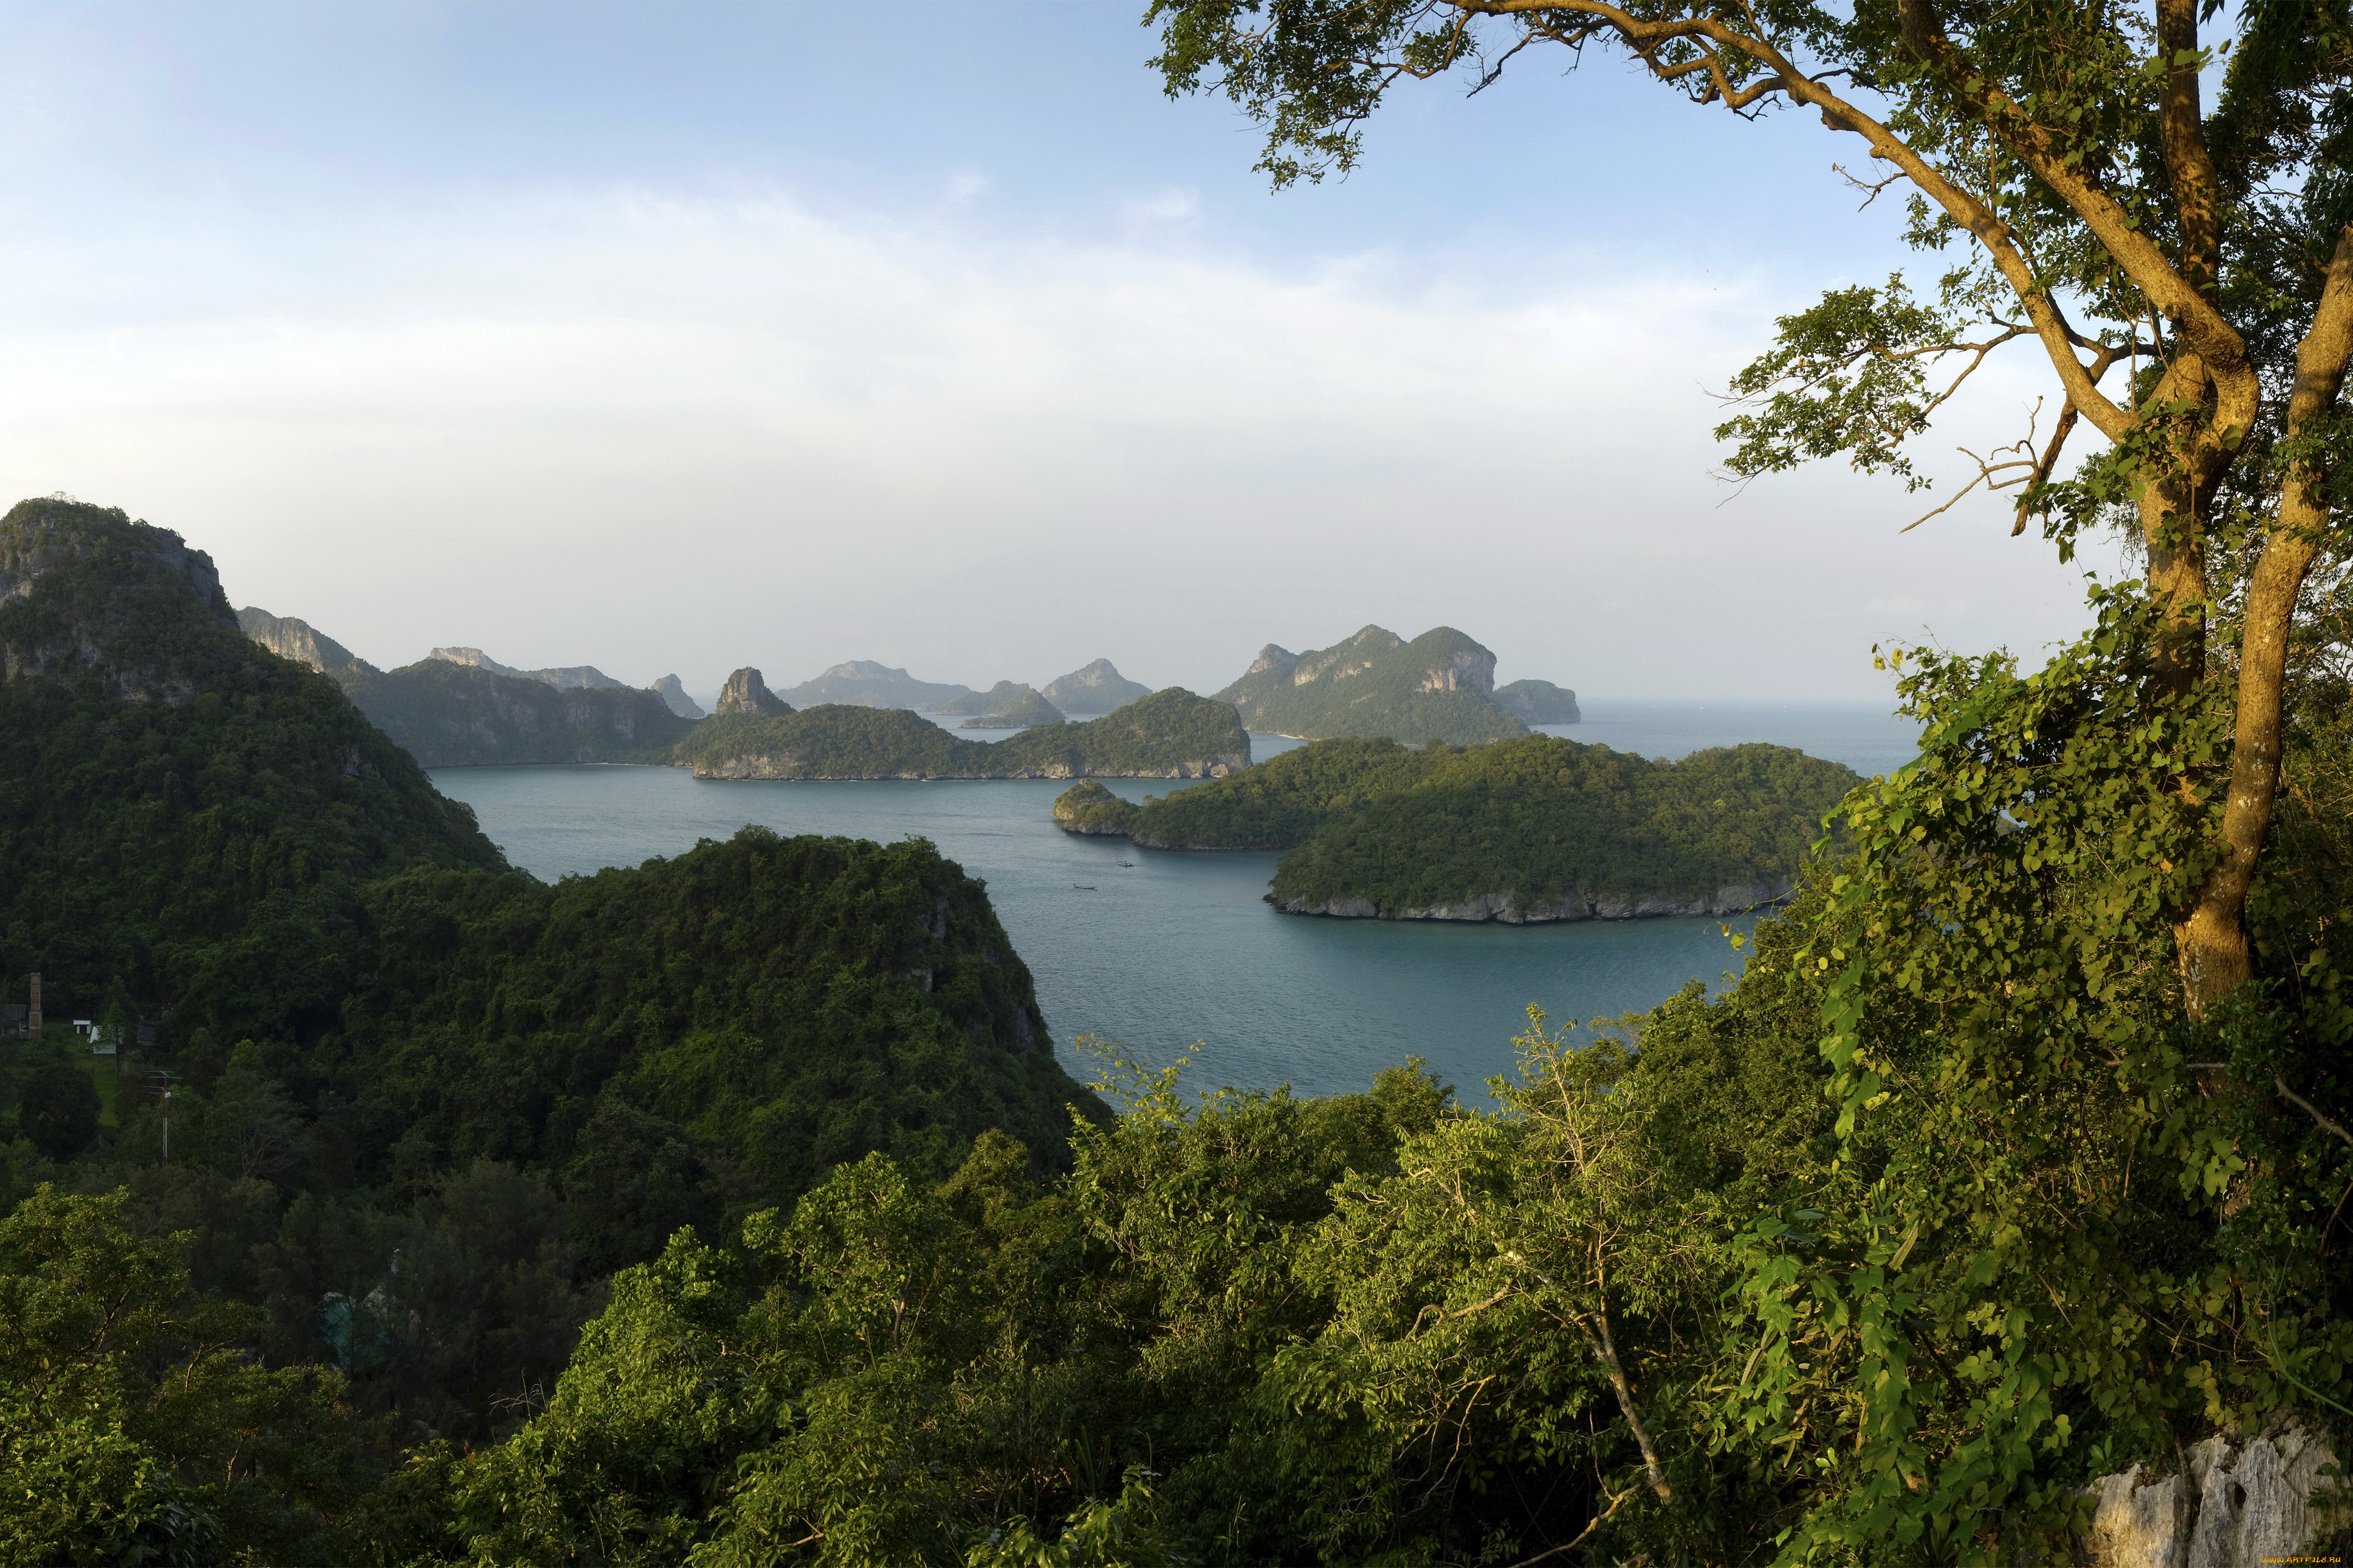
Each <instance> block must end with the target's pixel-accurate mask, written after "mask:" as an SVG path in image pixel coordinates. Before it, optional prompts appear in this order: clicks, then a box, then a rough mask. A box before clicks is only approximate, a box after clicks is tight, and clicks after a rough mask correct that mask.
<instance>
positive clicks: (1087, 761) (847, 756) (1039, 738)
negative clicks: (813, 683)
mask: <svg viewBox="0 0 2353 1568" xmlns="http://www.w3.org/2000/svg"><path fill="white" fill-rule="evenodd" d="M676 758H677V761H678V762H679V763H681V765H682V766H686V767H691V768H692V769H693V770H694V776H695V777H697V778H712V779H890V778H910V779H912V778H1052V779H1068V778H1084V777H1086V776H1088V775H1089V774H1091V773H1099V774H1102V775H1103V776H1105V777H1116V778H1222V777H1224V776H1225V775H1227V774H1228V773H1234V772H1238V771H1240V770H1241V769H1244V768H1247V767H1249V766H1250V735H1249V733H1248V732H1247V731H1244V730H1243V729H1242V727H1241V725H1240V721H1238V720H1237V719H1236V718H1235V717H1234V710H1233V709H1232V707H1231V706H1229V704H1227V703H1223V702H1219V701H1215V700H1209V699H1206V698H1200V697H1196V696H1194V695H1193V694H1192V693H1191V692H1189V691H1187V690H1186V689H1183V688H1182V687H1176V686H1172V687H1170V688H1169V689H1167V690H1166V691H1160V692H1155V693H1154V694H1153V695H1152V696H1150V697H1147V698H1145V699H1144V700H1142V701H1140V702H1134V703H1130V704H1129V705H1128V706H1127V707H1125V708H1123V709H1121V710H1118V711H1117V712H1115V713H1106V714H1105V715H1103V717H1102V718H1100V719H1093V720H1090V721H1087V722H1085V723H1083V724H1073V723H1068V722H1046V723H1040V724H1039V725H1037V726H1035V727H1033V728H1030V729H1027V730H1024V731H1022V732H1021V733H1020V734H1018V735H1013V736H1008V738H1007V739H1005V740H1004V741H1001V742H996V743H995V744H991V743H989V742H985V741H967V740H964V739H963V738H961V737H959V736H956V735H952V734H950V733H949V732H948V731H945V730H943V729H941V728H940V727H939V726H938V725H937V724H934V723H933V722H932V721H930V720H928V719H925V718H923V717H922V716H921V715H920V714H917V713H913V712H911V711H908V710H904V709H890V708H880V709H877V708H862V707H851V706H848V705H843V704H829V705H827V706H823V707H818V708H807V709H803V710H801V711H799V712H797V713H794V714H791V715H789V716H787V717H777V718H771V717H763V716H759V715H755V714H752V713H743V714H725V713H723V714H721V715H720V716H718V717H716V718H712V719H707V720H705V721H703V722H702V724H700V725H698V726H696V728H695V730H694V731H693V732H692V733H691V734H690V735H688V736H687V737H686V739H685V740H683V741H681V742H679V745H678V749H677V752H676Z"/></svg>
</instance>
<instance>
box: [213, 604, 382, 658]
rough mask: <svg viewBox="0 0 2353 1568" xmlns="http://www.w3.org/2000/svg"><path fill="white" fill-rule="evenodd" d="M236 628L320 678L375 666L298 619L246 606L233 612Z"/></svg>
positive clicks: (308, 623) (306, 622) (279, 655)
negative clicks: (235, 615)
mask: <svg viewBox="0 0 2353 1568" xmlns="http://www.w3.org/2000/svg"><path fill="white" fill-rule="evenodd" d="M237 629H238V630H240V631H242V632H243V633H245V635H246V636H247V637H251V638H252V639H253V640H254V641H255V642H258V643H259V644H260V645H261V646H262V647H266V648H268V649H269V651H270V652H272V653H274V654H276V655H277V656H278V657H279V658H290V659H292V660H293V661H294V662H295V663H297V664H307V665H309V666H310V667H311V668H312V669H315V670H318V671H319V672H320V673H321V674H322V675H333V674H335V673H336V672H337V671H339V670H345V669H361V670H366V671H369V672H370V673H374V672H375V666H374V665H372V664H370V663H369V662H368V661H367V660H365V659H364V658H360V657H359V656H358V655H357V654H355V653H353V652H352V650H351V649H349V648H347V647H344V646H343V644H341V643H339V642H337V641H336V640H335V639H334V638H332V637H329V636H328V635H327V634H326V633H324V632H322V631H321V630H319V629H318V628H317V627H316V626H312V625H311V623H310V622H308V621H305V620H303V619H301V617H299V616H273V615H271V614H270V613H269V611H268V610H264V609H258V608H256V607H255V606H253V605H247V606H246V607H245V608H243V609H241V610H239V611H238V612H237Z"/></svg>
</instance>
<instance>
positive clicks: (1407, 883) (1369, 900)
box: [1054, 735, 1862, 925]
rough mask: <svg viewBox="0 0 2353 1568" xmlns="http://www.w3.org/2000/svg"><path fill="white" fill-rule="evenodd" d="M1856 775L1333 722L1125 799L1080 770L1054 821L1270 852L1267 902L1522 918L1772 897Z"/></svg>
mask: <svg viewBox="0 0 2353 1568" xmlns="http://www.w3.org/2000/svg"><path fill="white" fill-rule="evenodd" d="M1861 783H1862V779H1861V777H1860V776H1859V775H1858V774H1856V773H1854V772H1853V771H1852V769H1850V768H1847V767H1844V766H1841V764H1839V763H1831V762H1824V761H1822V760H1821V759H1820V758H1818V757H1810V756H1807V755H1806V754H1805V753H1804V752H1797V751H1792V750H1790V749H1789V748H1788V747H1786V746H1767V745H1746V746H1730V747H1724V748H1719V749H1716V750H1713V751H1705V752H1694V754H1693V755H1691V756H1688V757H1686V758H1684V759H1683V761H1681V762H1679V763H1657V762H1651V761H1650V760H1649V759H1647V758H1643V757H1639V756H1635V755H1632V754H1631V753H1629V752H1615V751H1612V750H1610V749H1609V747H1607V746H1589V745H1584V744H1581V743H1579V742H1575V741H1566V740H1559V739H1556V738H1554V737H1552V736H1548V735H1529V736H1525V737H1523V738H1521V739H1518V740H1514V741H1499V742H1487V743H1483V744H1480V745H1473V746H1448V745H1442V744H1433V745H1428V746H1421V747H1407V746H1401V745H1399V744H1398V743H1397V742H1394V741H1388V740H1380V739H1363V738H1353V737H1352V738H1344V739H1335V740H1328V741H1317V742H1313V743H1312V744H1309V745H1305V746H1302V747H1300V748H1299V749H1298V750H1296V751H1291V752H1283V753H1282V755H1280V756H1277V757H1273V758H1270V759H1269V760H1268V761H1267V762H1265V763H1261V764H1260V765H1259V766H1257V767H1254V768H1252V769H1250V771H1249V772H1248V773H1240V774H1237V775H1235V776H1234V777H1231V778H1228V779H1223V780H1219V781H1217V782H1214V783H1210V784H1198V785H1195V786H1194V787H1193V788H1190V789H1187V790H1184V791H1181V792H1179V793H1176V794H1174V795H1167V796H1166V797H1157V796H1150V795H1147V796H1145V800H1144V802H1143V804H1142V805H1136V804H1134V803H1132V802H1129V801H1125V800H1123V799H1121V798H1120V797H1119V796H1117V795H1113V794H1112V792H1111V791H1109V790H1107V789H1105V788H1103V786H1102V785H1101V784H1092V783H1088V784H1080V785H1078V786H1077V787H1075V788H1073V789H1070V790H1067V791H1065V792H1063V794H1062V796H1061V798H1060V799H1059V800H1057V801H1056V802H1055V803H1054V821H1055V823H1056V824H1057V825H1058V826H1060V827H1061V828H1062V829H1063V831H1065V832H1068V833H1078V834H1102V835H1114V836H1118V837H1125V838H1129V839H1132V840H1134V842H1135V843H1136V844H1138V845H1140V846H1142V847H1145V848H1148V849H1258V850H1268V849H1279V850H1283V851H1285V852H1286V853H1285V854H1284V855H1283V857H1282V860H1281V862H1279V863H1278V864H1277V866H1276V867H1275V872H1274V879H1273V881H1272V882H1271V884H1270V890H1269V891H1268V893H1267V895H1266V899H1267V901H1268V902H1269V903H1271V904H1272V905H1273V906H1274V907H1275V908H1276V909H1278V910H1282V911H1283V912H1284V913H1286V914H1302V915H1331V916H1335V917H1338V918H1341V919H1347V920H1420V921H1499V922H1501V923H1503V924H1505V925H1527V924H1535V923H1540V922H1546V921H1583V920H1635V919H1641V918H1643V917H1647V916H1653V915H1725V914H1736V913H1739V912H1742V911H1744V910H1753V909H1757V908H1761V907H1763V906H1766V905H1768V904H1775V903H1779V902H1781V901H1783V900H1787V899H1788V897H1789V896H1790V894H1791V893H1792V892H1793V891H1794V889H1796V887H1797V885H1798V878H1799V873H1800V871H1801V870H1802V868H1803V867H1804V865H1805V863H1806V860H1807V858H1808V856H1809V855H1810V852H1811V849H1812V846H1813V844H1814V842H1815V841H1816V840H1817V839H1818V838H1820V836H1821V824H1822V821H1823V818H1824V817H1825V816H1826V815H1828V814H1829V813H1830V812H1831V810H1832V809H1833V808H1834V807H1835V806H1836V805H1838V803H1839V801H1840V800H1841V799H1842V798H1844V796H1845V795H1846V794H1847V792H1848V791H1849V790H1851V789H1852V788H1854V787H1855V786H1856V785H1857V784H1861Z"/></svg>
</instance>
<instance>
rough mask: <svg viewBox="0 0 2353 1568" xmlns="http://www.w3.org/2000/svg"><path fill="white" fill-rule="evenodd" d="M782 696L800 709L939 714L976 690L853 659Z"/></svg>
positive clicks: (870, 661) (871, 661)
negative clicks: (831, 706) (834, 706)
mask: <svg viewBox="0 0 2353 1568" xmlns="http://www.w3.org/2000/svg"><path fill="white" fill-rule="evenodd" d="M781 695H782V696H783V698H784V700H786V701H787V702H789V703H791V704H792V705H793V706H794V707H796V708H816V707H820V706H822V705H824V704H826V703H847V704H850V705H852V706H855V707H860V708H919V709H922V710H923V711H924V712H926V713H938V712H941V711H943V710H944V704H946V703H950V702H954V701H955V700H957V699H958V698H962V697H969V696H971V695H972V688H971V687H969V686H957V685H954V684H946V685H943V684H941V683H940V682H938V681H933V680H917V679H915V678H914V677H913V676H912V675H909V674H908V673H907V672H906V671H905V670H903V669H893V668H891V667H890V666H889V665H887V664H877V663H875V662H874V661H873V660H872V659H871V658H853V659H851V660H849V662H848V663H846V664H837V665H835V666H834V667H833V668H830V669H828V670H827V671H826V672H825V673H824V674H822V675H819V676H817V677H815V678H813V679H808V680H804V681H802V682H801V683H800V684H799V685H798V686H792V687H787V688H786V689H785V690H784V691H783V692H782V693H781Z"/></svg>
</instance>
